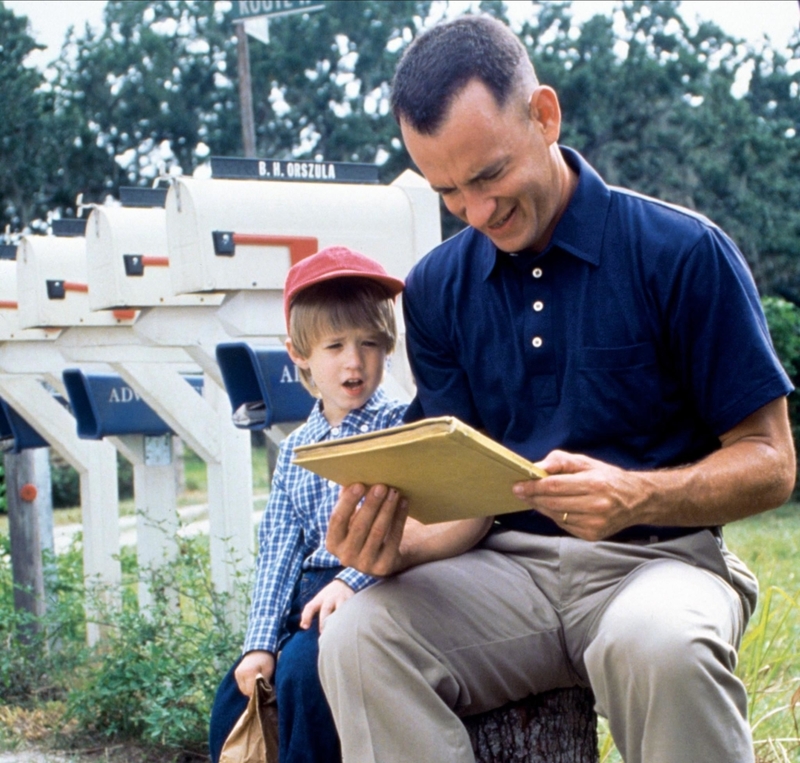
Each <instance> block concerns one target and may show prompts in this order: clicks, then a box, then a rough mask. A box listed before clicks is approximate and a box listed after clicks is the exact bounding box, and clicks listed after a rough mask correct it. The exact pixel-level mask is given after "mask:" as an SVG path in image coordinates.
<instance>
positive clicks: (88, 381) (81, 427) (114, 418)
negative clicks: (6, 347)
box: [63, 368, 203, 440]
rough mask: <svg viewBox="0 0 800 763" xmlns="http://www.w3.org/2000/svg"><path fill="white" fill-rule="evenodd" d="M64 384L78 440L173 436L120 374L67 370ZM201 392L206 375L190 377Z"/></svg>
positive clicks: (191, 381) (195, 387) (195, 388)
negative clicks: (118, 436) (134, 435)
mask: <svg viewBox="0 0 800 763" xmlns="http://www.w3.org/2000/svg"><path fill="white" fill-rule="evenodd" d="M63 375H64V385H65V386H66V388H67V394H68V395H69V401H70V404H71V406H72V411H73V413H74V414H75V419H76V421H77V422H78V437H80V438H81V439H83V440H101V439H102V438H103V437H109V436H113V435H126V434H139V435H150V436H155V437H158V436H161V435H165V434H170V433H172V430H171V429H170V428H169V427H168V426H167V424H166V422H165V421H164V420H163V419H162V418H161V417H160V416H158V415H157V414H156V412H155V411H154V410H153V409H152V408H151V407H150V406H149V405H147V403H145V402H144V400H142V399H141V398H140V397H139V395H137V394H136V392H134V390H133V389H131V387H129V386H128V385H127V384H126V383H125V382H124V381H123V380H122V377H121V376H118V375H116V374H85V373H84V372H83V371H81V370H80V369H79V368H70V369H67V370H66V371H64V374H63ZM184 378H185V379H186V381H187V382H188V383H189V384H190V385H191V386H192V387H193V388H194V390H195V391H196V392H198V393H202V391H203V377H202V376H199V375H197V376H186V377H184Z"/></svg>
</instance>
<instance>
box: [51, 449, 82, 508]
mask: <svg viewBox="0 0 800 763" xmlns="http://www.w3.org/2000/svg"><path fill="white" fill-rule="evenodd" d="M50 481H51V484H52V488H53V508H56V509H66V508H69V507H71V506H80V503H81V481H80V475H79V474H78V472H77V471H75V469H74V468H73V467H72V466H71V465H70V464H68V463H67V462H66V461H63V460H61V459H52V460H51V463H50Z"/></svg>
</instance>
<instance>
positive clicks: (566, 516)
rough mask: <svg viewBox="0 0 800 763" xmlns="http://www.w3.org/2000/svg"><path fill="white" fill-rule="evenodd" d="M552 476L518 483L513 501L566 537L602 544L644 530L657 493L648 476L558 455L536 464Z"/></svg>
mask: <svg viewBox="0 0 800 763" xmlns="http://www.w3.org/2000/svg"><path fill="white" fill-rule="evenodd" d="M537 466H540V467H542V469H544V470H545V471H546V472H547V473H548V475H549V476H547V477H545V478H544V479H540V480H530V481H527V482H518V483H517V484H516V485H515V486H514V495H516V496H517V497H518V498H520V499H521V500H522V501H524V502H525V504H526V505H527V506H529V507H530V508H532V509H536V511H538V512H539V513H540V514H544V515H545V516H547V517H550V519H552V520H553V521H554V522H555V523H556V524H558V525H559V526H561V527H563V528H564V529H565V530H566V531H567V532H568V533H571V534H572V535H575V536H576V537H578V538H583V539H584V540H601V539H603V538H607V537H609V536H611V535H614V534H615V533H617V532H619V531H620V530H622V529H624V528H626V527H630V526H631V525H634V524H642V523H645V522H646V521H647V520H646V519H644V518H643V507H644V506H645V504H646V502H647V501H648V500H649V498H650V497H651V495H652V492H653V490H654V489H655V488H654V486H653V485H652V482H651V480H649V479H648V472H628V471H625V470H624V469H620V468H618V467H616V466H612V465H611V464H606V463H604V462H602V461H598V460H596V459H594V458H589V457H588V456H583V455H577V454H574V453H566V452H564V451H562V450H554V451H553V452H552V453H550V454H549V455H548V456H547V457H546V458H545V459H544V460H543V461H540V462H539V463H537Z"/></svg>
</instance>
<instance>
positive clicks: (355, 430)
mask: <svg viewBox="0 0 800 763" xmlns="http://www.w3.org/2000/svg"><path fill="white" fill-rule="evenodd" d="M388 400H389V398H388V397H387V396H386V393H385V392H384V391H383V389H382V388H381V387H378V389H376V390H375V392H374V393H373V394H372V397H371V398H370V399H369V400H367V402H366V403H364V405H362V406H361V408H357V409H356V410H355V411H350V412H349V413H348V414H347V416H345V417H344V419H342V423H341V424H339V426H338V427H337V428H338V429H339V431H340V433H341V434H342V435H343V436H348V435H351V434H361V429H360V427H361V425H362V424H367V425H370V429H371V428H372V426H371V424H372V422H373V421H374V420H375V414H376V413H377V412H378V411H379V410H380V409H381V408H382V407H383V406H384V405H386V403H387V402H388ZM332 429H333V427H332V426H331V425H330V423H329V422H328V419H326V418H325V414H324V413H323V412H322V401H321V400H317V401H316V402H315V403H314V407H313V408H312V409H311V413H310V414H309V416H308V419H307V420H306V431H307V433H308V437H309V442H320V441H321V440H327V439H328V438H330V436H331V430H332Z"/></svg>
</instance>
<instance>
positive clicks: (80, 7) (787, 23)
mask: <svg viewBox="0 0 800 763" xmlns="http://www.w3.org/2000/svg"><path fill="white" fill-rule="evenodd" d="M5 5H6V7H8V8H11V9H12V10H13V11H14V12H15V13H18V14H21V15H25V16H27V17H28V18H29V19H30V22H31V33H32V36H33V37H34V39H35V40H37V42H39V43H42V44H44V45H46V46H47V49H46V50H45V51H41V52H38V53H35V54H32V56H31V59H30V61H29V63H31V64H33V65H36V66H39V67H41V68H43V67H45V66H46V65H47V63H48V62H49V61H51V60H52V59H54V58H55V57H56V56H57V55H58V53H59V51H60V49H61V44H62V43H63V41H64V37H65V35H66V33H67V29H68V28H69V26H70V25H74V26H75V27H76V28H77V29H80V30H83V27H84V25H85V24H87V23H88V24H90V25H91V26H92V27H95V28H98V27H100V26H101V25H102V20H103V7H104V6H105V0H5ZM510 5H512V6H517V5H519V6H528V5H529V3H528V2H524V3H523V2H522V1H521V0H512V2H511V3H510ZM617 5H618V2H616V0H574V1H573V3H572V7H573V16H574V17H575V18H576V19H577V20H578V21H582V20H584V19H586V18H588V17H590V16H592V15H594V14H595V13H598V12H603V13H608V12H610V11H611V10H613V9H614V8H615V7H616V6H617ZM681 9H682V15H683V17H684V19H685V20H686V21H687V22H694V21H695V20H696V19H697V18H700V19H708V20H711V21H715V22H716V23H717V24H718V25H719V26H720V27H722V28H723V29H724V30H725V31H726V32H728V33H729V34H733V35H735V36H737V37H742V38H744V39H747V40H751V41H754V42H757V41H760V40H761V39H762V37H763V35H765V34H766V35H768V36H769V38H770V40H771V41H772V42H773V44H774V45H775V46H776V47H784V46H785V45H786V43H787V41H788V39H789V37H790V35H791V34H792V31H793V30H796V29H797V28H798V26H800V3H798V0H683V2H682V3H681Z"/></svg>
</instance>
